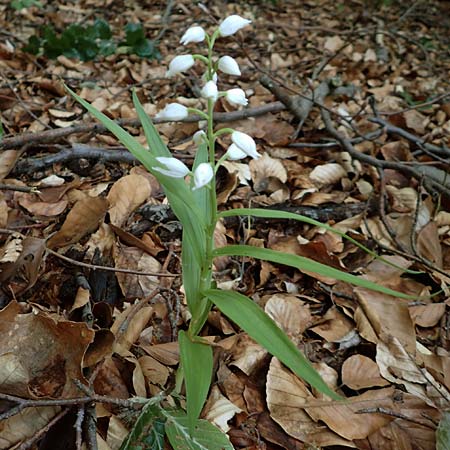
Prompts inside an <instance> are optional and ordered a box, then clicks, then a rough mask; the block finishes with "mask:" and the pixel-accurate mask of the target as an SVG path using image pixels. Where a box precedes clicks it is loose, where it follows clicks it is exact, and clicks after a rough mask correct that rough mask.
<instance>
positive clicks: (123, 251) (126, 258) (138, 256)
mask: <svg viewBox="0 0 450 450" xmlns="http://www.w3.org/2000/svg"><path fill="white" fill-rule="evenodd" d="M114 261H115V265H116V267H118V268H123V269H130V270H136V271H137V272H155V273H157V272H159V271H160V270H161V264H160V263H159V262H158V260H156V259H155V258H153V256H151V255H149V254H147V253H145V252H143V251H142V250H141V249H140V248H137V247H119V246H116V247H114ZM116 277H117V281H118V282H119V285H120V288H121V289H122V292H123V295H124V296H125V298H133V297H138V298H142V297H146V296H148V295H150V293H151V292H153V290H154V289H155V288H157V287H158V286H159V282H158V278H157V277H156V276H144V275H134V274H129V273H117V274H116Z"/></svg>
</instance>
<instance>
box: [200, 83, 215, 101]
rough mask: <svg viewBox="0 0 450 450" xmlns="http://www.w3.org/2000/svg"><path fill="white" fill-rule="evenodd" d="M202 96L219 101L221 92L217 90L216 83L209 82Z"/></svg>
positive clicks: (204, 87)
mask: <svg viewBox="0 0 450 450" xmlns="http://www.w3.org/2000/svg"><path fill="white" fill-rule="evenodd" d="M201 95H202V97H203V98H208V99H212V100H214V101H216V100H217V97H218V95H219V91H218V90H217V85H216V83H214V81H208V82H207V83H206V84H205V85H204V86H203V89H202V92H201Z"/></svg>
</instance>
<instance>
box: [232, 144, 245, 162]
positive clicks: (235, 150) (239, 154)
mask: <svg viewBox="0 0 450 450" xmlns="http://www.w3.org/2000/svg"><path fill="white" fill-rule="evenodd" d="M246 157H247V153H245V152H244V151H242V150H241V149H240V148H239V147H238V146H237V145H236V144H231V145H230V146H229V147H228V150H227V158H228V159H231V161H237V160H238V159H244V158H246Z"/></svg>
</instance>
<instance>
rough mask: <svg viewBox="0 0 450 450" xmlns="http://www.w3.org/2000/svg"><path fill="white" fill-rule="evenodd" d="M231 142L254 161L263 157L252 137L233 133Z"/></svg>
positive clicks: (239, 132)
mask: <svg viewBox="0 0 450 450" xmlns="http://www.w3.org/2000/svg"><path fill="white" fill-rule="evenodd" d="M231 140H232V141H233V144H235V145H236V146H237V147H238V148H239V149H240V150H242V151H243V152H244V153H245V154H246V155H247V156H250V157H252V158H253V159H258V158H259V157H260V156H261V155H260V154H259V153H258V152H257V151H256V143H255V141H254V140H253V138H252V137H251V136H249V135H248V134H245V133H242V132H241V131H233V133H231Z"/></svg>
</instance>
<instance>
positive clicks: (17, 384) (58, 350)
mask: <svg viewBox="0 0 450 450" xmlns="http://www.w3.org/2000/svg"><path fill="white" fill-rule="evenodd" d="M0 334H1V335H2V336H8V339H3V340H1V341H0V391H1V392H3V393H5V394H11V395H18V396H20V397H24V398H35V399H36V398H49V397H50V398H52V397H53V398H68V397H74V396H76V395H78V394H79V390H78V388H77V387H76V386H75V384H74V383H73V380H74V379H75V380H80V381H81V382H83V381H84V377H83V373H82V371H81V367H82V361H83V356H84V354H85V352H86V349H87V347H88V345H89V344H90V343H91V342H92V341H93V339H94V332H93V330H90V329H89V328H88V327H87V326H86V324H84V323H77V322H69V321H67V320H62V319H61V318H58V317H56V316H49V315H47V314H44V313H41V312H39V313H37V314H34V313H26V314H23V313H22V312H21V308H20V306H19V305H18V304H17V303H16V302H11V303H10V304H9V305H8V306H7V307H6V308H4V309H3V310H1V311H0Z"/></svg>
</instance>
